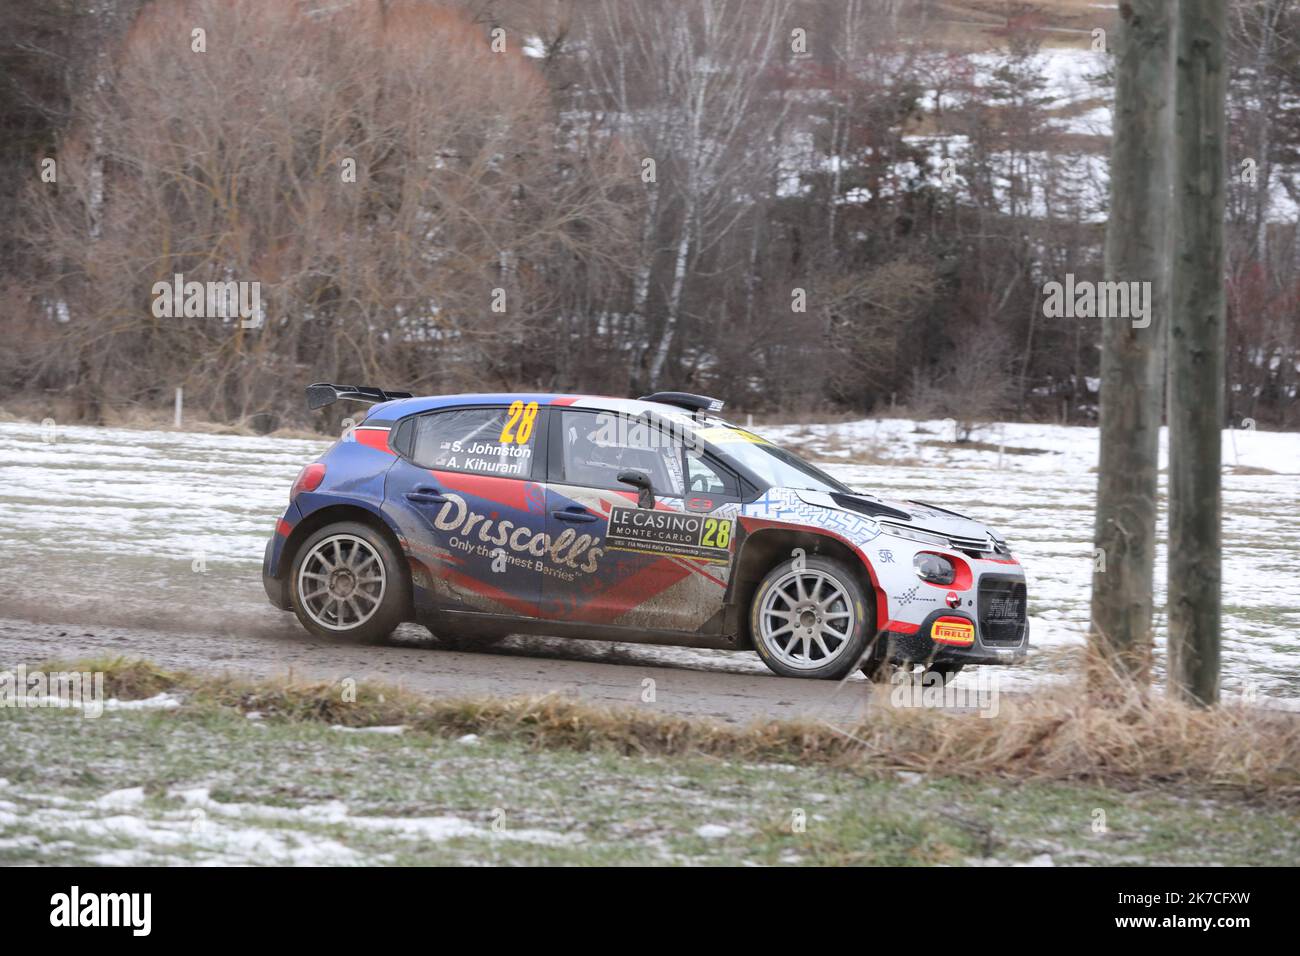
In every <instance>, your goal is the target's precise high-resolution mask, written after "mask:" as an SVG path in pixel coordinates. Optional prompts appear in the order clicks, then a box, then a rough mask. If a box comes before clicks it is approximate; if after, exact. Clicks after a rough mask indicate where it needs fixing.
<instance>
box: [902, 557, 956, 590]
mask: <svg viewBox="0 0 1300 956" xmlns="http://www.w3.org/2000/svg"><path fill="white" fill-rule="evenodd" d="M912 568H913V569H914V570H915V571H916V576H917V577H918V578H920V579H921V580H922V581H929V582H930V583H931V584H952V582H953V581H955V580H956V579H957V569H956V568H954V567H953V566H952V562H951V561H949V560H948V559H947V558H941V557H939V555H937V554H918V555H917V556H916V557H915V558H913V559H912Z"/></svg>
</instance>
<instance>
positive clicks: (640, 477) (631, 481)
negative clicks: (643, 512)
mask: <svg viewBox="0 0 1300 956" xmlns="http://www.w3.org/2000/svg"><path fill="white" fill-rule="evenodd" d="M618 480H619V481H620V482H622V483H623V484H625V485H631V486H632V487H633V488H635V489H637V496H636V506H637V507H638V508H653V507H654V506H655V492H654V488H653V487H652V486H651V485H650V476H649V475H647V474H646V473H645V472H644V471H620V472H619V473H618Z"/></svg>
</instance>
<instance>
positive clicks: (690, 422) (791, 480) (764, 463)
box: [665, 415, 852, 492]
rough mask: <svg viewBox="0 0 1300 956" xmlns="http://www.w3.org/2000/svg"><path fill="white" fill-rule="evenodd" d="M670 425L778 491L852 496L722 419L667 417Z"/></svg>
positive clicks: (815, 470) (828, 478) (817, 471)
mask: <svg viewBox="0 0 1300 956" xmlns="http://www.w3.org/2000/svg"><path fill="white" fill-rule="evenodd" d="M665 417H667V418H671V419H672V420H673V422H674V423H675V424H677V425H679V426H681V427H683V428H685V429H687V430H688V431H689V432H690V433H691V434H693V435H694V436H695V437H697V438H700V439H702V440H703V441H706V442H708V443H709V444H710V445H714V446H716V447H717V448H718V449H719V450H721V451H722V452H723V454H725V455H726V456H727V457H728V458H731V459H733V460H734V461H736V462H739V463H740V464H741V465H743V466H744V467H746V468H748V469H749V470H750V471H752V472H753V473H754V474H755V475H757V476H758V477H759V478H760V479H762V480H763V481H764V482H766V483H767V484H770V485H772V486H774V487H777V488H796V489H798V490H800V491H825V492H832V491H836V492H851V490H852V489H850V488H849V487H848V486H847V485H845V484H844V483H843V482H840V481H837V480H835V479H834V478H832V477H831V476H830V475H828V474H826V472H824V471H822V470H821V469H820V468H818V467H816V466H815V465H810V464H809V463H808V462H806V461H804V460H803V459H802V458H800V457H799V456H798V455H796V454H795V453H794V452H790V451H786V450H785V449H784V448H778V447H777V446H776V445H773V444H772V443H771V442H769V441H768V440H767V439H766V438H763V437H761V436H759V435H755V434H754V433H753V432H750V431H746V430H745V429H743V428H740V427H738V426H736V425H733V424H731V423H730V422H727V421H724V420H723V419H721V418H710V417H708V416H706V415H702V416H700V417H699V418H692V417H691V416H689V415H681V416H677V415H668V416H665Z"/></svg>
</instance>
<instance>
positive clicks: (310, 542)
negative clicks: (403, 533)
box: [289, 521, 410, 643]
mask: <svg viewBox="0 0 1300 956" xmlns="http://www.w3.org/2000/svg"><path fill="white" fill-rule="evenodd" d="M290 573H291V577H290V587H289V596H290V600H291V601H292V603H293V610H294V613H295V614H297V615H298V620H299V621H301V622H302V626H303V627H305V628H307V630H309V631H311V632H312V633H313V634H316V635H319V636H320V637H328V638H332V639H335V640H344V641H360V642H365V643H372V642H378V641H382V640H384V639H385V638H387V637H388V636H389V635H390V634H392V633H393V630H394V629H395V628H396V627H397V625H398V624H400V623H401V621H402V618H403V616H404V614H405V611H406V607H407V605H408V603H409V602H410V584H409V582H408V580H407V577H406V571H405V568H404V566H403V564H402V561H401V558H400V556H399V555H398V554H397V552H396V549H394V548H393V546H392V545H391V544H389V542H388V541H387V539H385V538H384V536H383V535H382V534H380V533H379V532H377V531H376V530H375V529H374V528H371V527H370V526H368V525H364V524H361V523H360V522H355V521H343V522H339V523H338V524H331V525H326V526H325V527H323V528H321V529H319V530H318V531H316V532H315V533H314V534H312V535H311V536H310V537H308V538H307V540H306V541H304V542H303V543H302V546H301V547H299V548H298V553H297V554H296V555H295V556H294V560H293V567H292V570H291V572H290Z"/></svg>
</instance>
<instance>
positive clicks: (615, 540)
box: [605, 508, 734, 563]
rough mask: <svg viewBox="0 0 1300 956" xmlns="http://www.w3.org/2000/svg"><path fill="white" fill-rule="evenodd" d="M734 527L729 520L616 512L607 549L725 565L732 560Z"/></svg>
mask: <svg viewBox="0 0 1300 956" xmlns="http://www.w3.org/2000/svg"><path fill="white" fill-rule="evenodd" d="M733 525H734V522H733V521H732V520H731V519H730V518H718V517H713V516H710V515H693V514H679V513H677V512H673V511H650V510H649V509H646V508H613V509H611V510H610V513H609V531H608V532H607V533H606V536H605V545H606V547H608V548H612V549H613V550H615V551H638V552H641V553H642V554H659V555H673V556H676V557H682V558H701V559H703V560H705V561H720V562H722V563H726V562H728V561H730V560H731V532H732V528H733Z"/></svg>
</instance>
